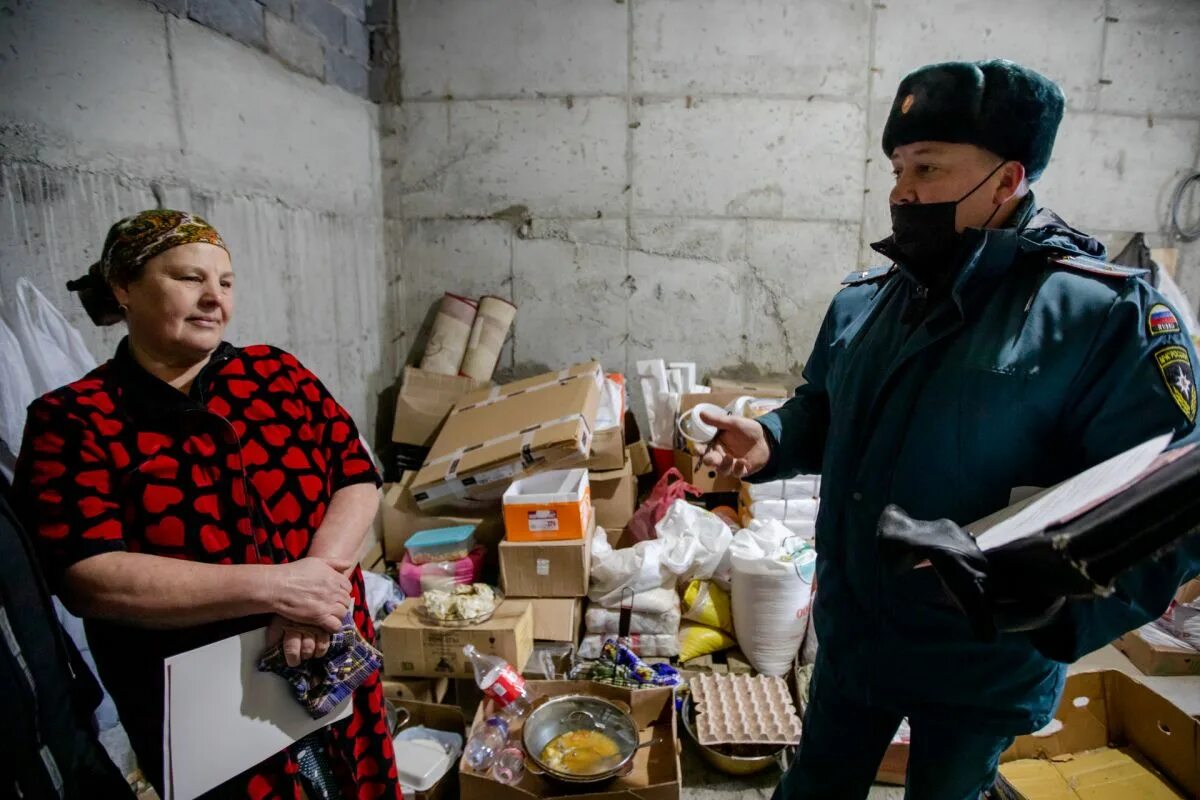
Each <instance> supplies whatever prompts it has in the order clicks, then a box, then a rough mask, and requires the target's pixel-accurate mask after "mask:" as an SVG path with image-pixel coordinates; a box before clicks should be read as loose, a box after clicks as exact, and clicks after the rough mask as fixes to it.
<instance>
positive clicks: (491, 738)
mask: <svg viewBox="0 0 1200 800" xmlns="http://www.w3.org/2000/svg"><path fill="white" fill-rule="evenodd" d="M463 655H465V656H466V657H467V660H469V661H470V662H471V666H472V667H473V668H474V670H475V683H476V684H478V686H479V688H480V689H482V690H483V692H484V694H486V695H487V696H488V697H490V698H492V701H493V702H494V703H495V705H496V713H495V714H493V715H492V716H490V717H488V718H487V719H485V720H484V721H483V723H482V724H481V725H480V726H479V727H478V728H477V729H476V730H475V731H474V732H473V733H472V734H471V738H470V739H468V740H467V744H466V748H465V752H466V760H467V766H469V767H470V768H471V769H472V770H474V771H476V772H487V771H488V770H489V769H493V768H494V767H495V765H496V764H497V763H498V760H499V757H500V756H501V754H502V753H503V752H507V751H508V750H515V751H516V752H517V753H518V754H520V757H521V762H522V766H521V769H522V770H523V769H524V753H523V752H522V751H521V749H520V747H519V746H510V745H509V738H510V737H511V736H512V731H513V728H514V727H515V726H516V723H517V722H518V721H519V720H521V719H524V718H525V716H526V715H527V714H528V713H529V710H530V705H529V695H528V694H527V692H526V691H525V679H524V678H522V677H521V674H520V673H519V672H517V671H516V670H515V669H513V668H512V665H511V664H509V663H508V662H507V661H505V660H504V659H502V658H498V657H496V656H489V655H484V654H483V653H480V652H479V651H478V650H476V649H475V647H474V645H469V644H468V645H466V646H465V647H463ZM511 760H512V759H511V758H509V759H507V761H510V762H511ZM514 769H516V768H515V767H513V766H512V765H511V763H510V764H508V765H507V766H502V767H500V770H501V771H502V772H504V774H509V773H512V772H513V770H514ZM521 774H522V773H521V772H518V773H517V774H516V776H515V777H513V778H512V781H519V780H520V779H521ZM493 777H494V778H496V780H499V781H501V782H502V783H503V782H506V781H504V780H502V779H501V778H498V777H496V776H495V775H494V774H493Z"/></svg>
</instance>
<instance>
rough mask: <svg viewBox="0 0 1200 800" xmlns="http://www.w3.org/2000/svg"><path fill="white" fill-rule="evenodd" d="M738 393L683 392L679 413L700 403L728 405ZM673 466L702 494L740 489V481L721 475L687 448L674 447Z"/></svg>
mask: <svg viewBox="0 0 1200 800" xmlns="http://www.w3.org/2000/svg"><path fill="white" fill-rule="evenodd" d="M739 396H740V395H738V394H736V393H729V392H712V393H711V394H685V395H684V396H683V397H681V398H680V399H679V413H680V414H684V413H686V412H688V411H690V410H691V409H693V408H695V407H696V406H698V405H699V404H701V403H712V404H714V405H718V406H724V405H728V404H729V403H732V402H733V401H734V400H736V399H737V398H738V397H739ZM675 468H676V469H678V470H679V471H680V472H681V473H682V474H683V479H684V480H685V481H687V482H688V483H690V484H692V485H693V486H695V487H696V488H697V489H699V490H700V491H701V492H703V493H704V494H712V493H714V492H736V491H738V490H739V489H741V486H742V482H741V481H740V480H738V479H737V478H734V477H731V476H729V475H722V474H721V473H719V472H717V471H716V470H715V469H713V468H711V467H707V466H705V465H704V463H703V462H702V461H701V460H700V457H699V456H697V455H695V454H693V453H692V452H690V451H688V450H684V449H681V448H680V447H678V446H677V447H676V448H675Z"/></svg>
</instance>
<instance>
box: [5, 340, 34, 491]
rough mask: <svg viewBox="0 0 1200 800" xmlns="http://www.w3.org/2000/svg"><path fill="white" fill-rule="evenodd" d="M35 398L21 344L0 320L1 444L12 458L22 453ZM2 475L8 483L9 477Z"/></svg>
mask: <svg viewBox="0 0 1200 800" xmlns="http://www.w3.org/2000/svg"><path fill="white" fill-rule="evenodd" d="M36 398H37V392H36V391H34V388H33V377H32V376H31V375H30V374H29V367H27V366H25V355H24V354H23V353H22V352H21V343H20V342H18V341H17V337H16V334H14V333H13V331H12V328H10V327H8V323H6V322H5V321H4V320H2V319H0V441H2V442H3V444H4V446H5V447H6V448H7V449H8V451H9V452H10V453H11V454H12V455H14V456H15V455H16V454H17V451H18V450H20V449H21V436H22V432H23V431H24V430H25V410H26V409H27V408H29V404H30V403H32V402H33V401H34V400H35V399H36ZM4 471H5V477H6V478H8V480H10V481H11V480H12V474H11V473H9V472H8V471H7V470H4Z"/></svg>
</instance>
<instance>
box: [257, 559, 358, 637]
mask: <svg viewBox="0 0 1200 800" xmlns="http://www.w3.org/2000/svg"><path fill="white" fill-rule="evenodd" d="M351 566H352V564H351V562H349V561H339V560H336V559H325V558H315V557H309V558H302V559H300V560H299V561H293V562H291V563H290V564H279V565H277V566H274V567H272V569H271V575H272V576H273V577H274V586H273V587H272V590H271V596H272V606H273V608H274V610H275V613H276V614H279V615H280V616H281V617H286V618H287V619H289V620H292V621H293V622H296V623H299V624H300V625H307V626H309V627H312V628H317V629H321V630H324V631H327V632H329V633H335V632H336V631H337V630H338V629H339V628H341V627H342V619H343V618H344V617H345V616H346V612H347V611H349V610H350V608H351V605H352V602H351V599H350V580H349V578H347V577H346V576H345V575H343V574H342V573H343V572H345V571H347V570H349V569H350V567H351Z"/></svg>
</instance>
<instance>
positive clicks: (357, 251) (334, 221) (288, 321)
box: [0, 0, 396, 431]
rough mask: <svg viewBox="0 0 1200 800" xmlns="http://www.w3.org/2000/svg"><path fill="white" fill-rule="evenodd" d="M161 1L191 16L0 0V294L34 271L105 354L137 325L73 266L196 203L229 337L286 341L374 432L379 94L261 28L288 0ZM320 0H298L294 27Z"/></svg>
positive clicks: (381, 326)
mask: <svg viewBox="0 0 1200 800" xmlns="http://www.w3.org/2000/svg"><path fill="white" fill-rule="evenodd" d="M323 1H324V0H322V2H323ZM341 1H342V2H344V3H345V4H347V5H348V6H354V5H355V4H353V3H350V2H349V0H341ZM158 5H159V6H162V7H168V6H170V7H176V10H177V11H181V12H187V13H190V14H191V15H192V16H193V17H195V18H196V19H189V18H188V16H187V13H180V14H178V15H176V14H170V13H163V12H162V11H160V10H159V8H156V6H155V5H152V4H150V3H148V2H143V0H26V2H20V3H16V2H4V3H0V296H3V298H4V299H5V300H6V301H8V302H9V303H11V302H12V299H13V296H12V292H13V285H14V283H15V282H16V280H17V278H18V277H20V276H26V277H28V278H30V279H31V280H32V281H33V282H34V284H35V285H37V287H38V288H39V289H41V291H42V292H44V293H45V294H46V295H47V296H48V297H49V298H50V300H51V301H53V302H54V304H55V305H56V306H57V307H58V308H60V309H61V310H62V311H63V312H65V313H66V315H67V317H68V319H69V320H70V321H71V322H72V323H73V324H74V325H75V326H76V327H78V328H79V329H80V331H81V332H82V333H83V334H84V336H85V338H86V340H87V342H88V345H89V347H90V349H91V350H92V353H93V355H95V356H96V358H97V359H98V360H100V361H103V360H105V359H106V358H108V357H110V356H111V354H112V352H113V349H114V348H115V346H116V343H117V341H118V339H119V338H120V337H121V336H123V335H124V332H125V329H124V326H120V325H118V326H114V327H112V328H105V329H97V328H95V327H94V326H93V325H92V324H91V322H90V321H88V319H87V317H86V315H85V314H84V313H83V309H82V307H81V306H80V305H79V302H78V300H77V299H76V298H75V297H74V296H72V295H71V294H70V293H68V292H67V290H66V288H65V283H66V281H67V280H69V279H70V278H74V277H77V276H79V275H81V274H82V273H83V272H84V271H86V269H87V267H88V265H89V264H91V263H92V262H93V261H95V260H96V258H97V257H98V256H99V254H100V249H101V247H102V245H103V243H104V236H105V234H106V233H107V231H108V227H109V225H111V224H112V223H113V222H115V221H116V220H117V219H119V218H121V217H123V216H125V215H127V214H131V213H134V212H136V211H140V210H142V209H145V208H153V207H155V206H156V205H160V204H162V205H165V206H168V207H174V208H182V209H185V210H193V211H196V212H198V213H201V214H203V215H204V216H205V217H207V218H208V219H209V220H210V221H211V222H212V223H213V224H214V225H216V226H217V228H218V229H219V230H220V231H221V233H222V234H223V236H224V237H225V239H226V241H227V242H228V244H229V246H230V249H231V251H232V255H233V264H234V270H235V272H236V274H237V309H236V312H235V318H234V322H233V325H232V326H231V328H230V330H229V333H228V338H229V339H230V340H232V341H234V342H236V343H239V344H250V343H253V342H264V341H265V342H269V343H272V344H276V345H278V346H280V347H284V348H286V349H288V350H291V351H292V352H294V353H295V354H296V355H297V356H298V357H299V358H300V359H301V360H302V361H304V362H305V363H306V364H308V365H309V366H310V367H311V368H312V369H313V370H314V371H315V372H316V373H317V375H319V376H320V377H321V378H322V379H323V380H324V381H325V382H326V384H327V385H328V386H329V387H330V389H331V391H333V392H334V393H335V395H336V396H337V397H338V398H339V399H340V400H341V401H342V403H343V404H344V405H345V406H346V407H347V408H348V409H349V410H350V412H351V413H352V414H353V415H354V417H355V418H356V419H357V420H358V422H359V424H360V425H362V426H363V427H364V428H366V429H367V430H368V431H370V430H371V429H372V428H373V427H374V416H375V407H376V402H377V401H376V397H377V395H378V393H379V392H380V391H381V390H382V389H383V388H384V387H386V386H387V385H389V384H390V383H391V382H392V380H393V379H394V376H395V358H394V356H393V355H392V354H393V353H394V350H393V349H391V344H390V343H391V337H390V336H389V335H388V334H387V333H386V331H388V330H390V329H391V327H392V326H393V325H394V322H392V320H391V317H390V315H391V314H392V311H393V309H394V308H395V307H396V304H395V303H394V302H391V301H390V300H389V297H388V282H387V276H386V271H385V269H384V264H385V242H384V240H383V206H382V199H381V198H382V191H381V182H380V175H379V137H378V125H379V113H378V107H377V106H375V105H374V104H372V103H370V102H368V101H367V100H364V99H361V98H360V97H357V96H355V95H354V94H351V93H348V92H347V91H343V90H342V89H341V88H338V87H337V86H336V85H332V84H335V83H336V81H332V80H331V81H330V83H329V84H326V83H324V82H322V81H320V80H317V79H315V78H314V77H311V76H310V75H306V74H304V73H305V72H307V71H308V70H305V69H299V70H298V69H297V68H296V67H295V66H291V67H289V66H285V64H284V63H283V62H282V61H281V60H280V57H279V55H278V53H275V52H274V51H271V52H267V51H265V50H262V49H260V48H261V44H256V42H254V41H248V40H247V39H248V37H251V33H253V31H254V30H259V31H260V33H262V35H263V36H265V37H266V41H268V42H269V41H272V37H273V36H274V34H273V33H272V27H267V28H266V29H265V32H262V30H261V29H256V28H253V27H252V26H253V21H254V20H258V21H259V22H260V23H261V24H265V25H269V26H274V23H273V22H271V19H272V16H271V14H274V13H275V12H264V9H263V8H262V7H261V6H259V4H257V3H256V2H255V1H254V0H227V1H226V2H223V3H217V2H205V1H204V0H190V3H184V2H166V0H161V1H160V2H159V3H158ZM265 5H267V6H269V7H271V8H274V9H276V10H277V11H279V12H280V13H285V12H284V11H283V9H284V7H286V6H287V5H288V3H287V2H286V1H285V2H282V3H280V2H269V3H266V4H265ZM325 5H329V4H328V3H326V4H325ZM361 6H362V3H361V2H359V3H357V6H356V7H358V8H361ZM318 7H319V3H318V2H317V0H313V1H312V2H305V3H302V2H300V0H297V2H296V16H295V17H294V20H295V23H294V24H296V25H298V26H299V28H298V29H302V28H303V26H304V25H305V24H307V23H304V22H302V20H303V19H304V17H303V15H302V9H307V10H308V11H311V10H312V9H314V8H318ZM329 7H330V8H331V9H332V10H333V11H334V12H336V14H337V15H338V16H337V17H336V19H337V21H338V25H339V26H342V25H343V24H344V20H350V19H355V20H356V19H357V18H355V17H352V16H346V15H344V14H343V12H342V11H338V10H337V9H336V8H334V7H333V6H329ZM189 8H190V12H188V9H189ZM248 12H254V14H249V13H248ZM264 13H267V14H268V15H267V16H265V17H264ZM255 14H256V15H257V16H255ZM329 18H330V19H333V14H332V13H331V14H330V15H329ZM247 19H249V20H251V22H250V23H246V20H247ZM276 19H279V20H282V19H283V18H282V17H278V16H276ZM289 19H292V18H290V17H289ZM264 20H265V22H264ZM243 24H249V25H251V27H250V28H247V29H243V27H238V26H239V25H243ZM288 24H289V25H291V24H293V23H292V22H289V23H288ZM331 24H332V23H331ZM360 27H361V26H360ZM239 31H240V33H239ZM248 31H249V32H248ZM337 32H338V35H339V36H344V35H345V32H344V30H343V28H342V27H338V29H337ZM332 35H333V34H332V33H331V34H330V36H332ZM251 38H252V37H251ZM246 44H249V45H250V46H249V47H247V46H245V45H246ZM317 54H318V55H320V49H319V48H318V50H317ZM316 63H317V62H313V67H314V69H316V66H315V65H316ZM321 74H323V75H325V76H326V77H332V74H331V73H330V72H325V71H322V73H321Z"/></svg>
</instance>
